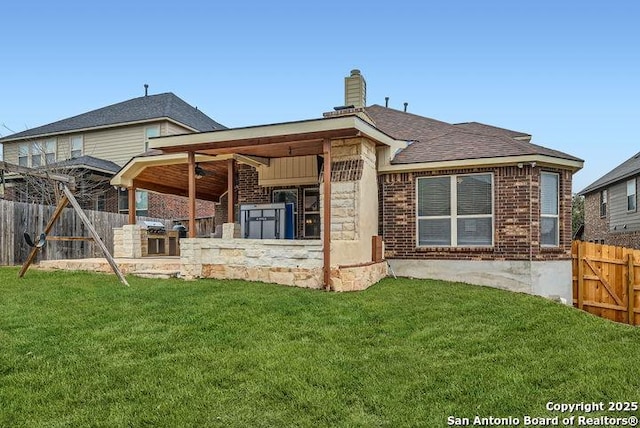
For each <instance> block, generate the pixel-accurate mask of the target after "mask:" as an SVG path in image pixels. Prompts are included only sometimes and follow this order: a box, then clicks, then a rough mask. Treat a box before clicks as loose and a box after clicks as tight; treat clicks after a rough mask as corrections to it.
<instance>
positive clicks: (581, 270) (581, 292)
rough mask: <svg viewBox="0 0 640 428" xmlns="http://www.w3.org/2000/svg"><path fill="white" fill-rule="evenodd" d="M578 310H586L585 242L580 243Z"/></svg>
mask: <svg viewBox="0 0 640 428" xmlns="http://www.w3.org/2000/svg"><path fill="white" fill-rule="evenodd" d="M577 291H578V309H584V242H578V289H577Z"/></svg>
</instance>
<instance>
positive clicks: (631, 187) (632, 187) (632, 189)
mask: <svg viewBox="0 0 640 428" xmlns="http://www.w3.org/2000/svg"><path fill="white" fill-rule="evenodd" d="M630 198H633V199H630ZM632 200H633V207H631V206H630V204H629V202H630V201H632ZM637 210H638V199H637V186H636V179H635V178H632V179H631V180H627V212H636V211H637Z"/></svg>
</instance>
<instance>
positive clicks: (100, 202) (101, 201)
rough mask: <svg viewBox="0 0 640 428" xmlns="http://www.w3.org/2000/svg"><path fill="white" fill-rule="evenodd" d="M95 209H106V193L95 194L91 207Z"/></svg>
mask: <svg viewBox="0 0 640 428" xmlns="http://www.w3.org/2000/svg"><path fill="white" fill-rule="evenodd" d="M93 208H94V209H95V210H96V211H106V210H107V195H105V194H104V193H101V194H99V195H97V196H96V199H95V204H94V207H93Z"/></svg>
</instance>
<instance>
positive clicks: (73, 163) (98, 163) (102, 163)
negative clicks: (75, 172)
mask: <svg viewBox="0 0 640 428" xmlns="http://www.w3.org/2000/svg"><path fill="white" fill-rule="evenodd" d="M47 167H48V168H50V169H58V168H73V167H75V168H87V169H93V170H99V171H103V172H111V173H113V174H115V173H116V172H118V171H120V165H118V164H116V163H114V162H111V161H108V160H105V159H100V158H96V157H93V156H86V155H85V156H79V157H77V158H72V159H67V160H63V161H60V162H55V163H52V164H49V165H47Z"/></svg>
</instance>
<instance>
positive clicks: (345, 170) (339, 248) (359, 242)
mask: <svg viewBox="0 0 640 428" xmlns="http://www.w3.org/2000/svg"><path fill="white" fill-rule="evenodd" d="M331 158H332V165H331V265H332V266H337V265H354V264H363V263H368V262H370V261H371V257H372V254H371V237H372V236H375V235H377V233H378V194H377V190H378V185H377V172H376V152H375V145H374V143H373V142H371V141H370V140H368V139H366V138H350V139H345V140H335V141H333V142H332V144H331ZM323 209H324V186H323V185H322V184H321V185H320V212H323Z"/></svg>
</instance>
